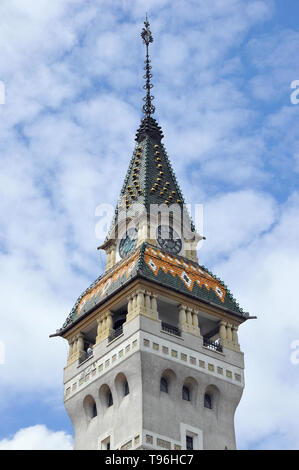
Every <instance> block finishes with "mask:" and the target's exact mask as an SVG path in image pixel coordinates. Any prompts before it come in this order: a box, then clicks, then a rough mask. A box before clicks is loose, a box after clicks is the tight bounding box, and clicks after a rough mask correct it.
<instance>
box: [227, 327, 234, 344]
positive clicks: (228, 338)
mask: <svg viewBox="0 0 299 470" xmlns="http://www.w3.org/2000/svg"><path fill="white" fill-rule="evenodd" d="M226 339H227V341H229V342H230V343H231V342H232V340H233V335H232V325H231V324H230V323H228V324H227V326H226Z"/></svg>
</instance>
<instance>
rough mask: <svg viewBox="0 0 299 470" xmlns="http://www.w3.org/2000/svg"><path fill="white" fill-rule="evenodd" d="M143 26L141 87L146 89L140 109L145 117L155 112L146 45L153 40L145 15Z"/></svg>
mask: <svg viewBox="0 0 299 470" xmlns="http://www.w3.org/2000/svg"><path fill="white" fill-rule="evenodd" d="M144 26H145V27H144V28H143V29H142V33H141V37H142V39H143V43H144V44H145V47H146V60H145V61H144V63H145V67H144V70H145V75H144V76H143V78H145V85H143V89H144V90H146V96H145V97H144V98H143V101H144V102H145V104H144V105H143V107H142V110H143V112H144V114H145V116H146V117H150V115H151V114H154V112H155V106H154V105H153V104H152V100H153V99H154V96H152V95H151V89H152V88H153V86H154V85H153V84H152V83H151V78H152V74H151V68H152V67H151V65H150V62H151V61H150V58H149V54H148V46H149V44H150V43H151V42H153V36H152V33H151V30H150V24H149V22H148V19H147V15H146V18H145V22H144Z"/></svg>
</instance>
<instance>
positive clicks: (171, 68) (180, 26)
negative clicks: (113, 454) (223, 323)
mask: <svg viewBox="0 0 299 470" xmlns="http://www.w3.org/2000/svg"><path fill="white" fill-rule="evenodd" d="M145 10H147V11H148V14H149V17H150V22H151V29H152V33H153V35H154V43H153V45H152V47H151V56H152V66H153V75H154V77H153V82H154V84H155V88H154V90H153V94H154V95H155V106H156V118H157V119H158V121H159V123H160V125H161V126H162V128H163V131H164V135H165V139H164V144H165V146H166V148H167V151H168V154H169V156H170V159H171V162H172V164H173V167H174V169H175V172H176V174H177V177H178V180H179V182H180V186H181V188H182V190H183V193H184V195H185V199H186V201H187V202H189V203H193V204H194V203H202V204H203V205H204V235H205V236H206V238H207V240H206V242H205V244H204V245H203V247H202V248H201V249H200V250H199V253H198V254H199V260H200V263H201V264H204V265H206V266H208V267H209V268H210V269H211V270H212V271H213V272H214V273H215V274H217V275H218V276H219V277H220V278H222V279H223V280H224V281H225V283H226V284H227V285H228V286H229V288H230V290H231V291H232V292H233V294H234V296H235V297H236V298H237V300H238V302H239V303H240V305H241V306H242V307H243V308H244V310H245V311H249V312H250V314H251V315H256V316H257V317H258V319H257V320H251V321H248V322H246V323H245V324H244V325H243V326H242V327H241V329H240V342H241V346H242V350H243V351H244V353H245V361H246V376H245V377H246V388H245V391H244V395H243V398H242V401H241V403H240V406H239V408H238V410H237V413H236V435H237V442H238V447H239V448H241V449H278V448H282V449H292V448H297V449H298V448H299V420H298V415H299V400H298V392H297V390H298V386H299V378H298V373H299V364H297V362H299V353H298V354H297V353H296V349H294V348H296V341H298V340H299V324H298V307H297V305H298V299H297V293H298V286H297V280H298V277H299V253H298V240H299V190H298V176H299V138H298V132H297V129H298V113H299V104H298V105H296V100H294V99H293V100H291V93H292V92H296V90H293V89H292V88H291V83H292V82H293V81H294V80H299V56H298V50H299V31H298V15H299V5H297V4H296V2H294V1H292V0H276V1H271V0H226V1H225V2H224V1H222V0H211V1H209V2H207V1H206V0H149V1H141V0H135V1H133V0H114V1H113V2H111V1H110V0H84V1H83V0H38V1H36V0H2V1H1V3H0V25H1V27H0V44H1V58H0V80H1V83H3V84H4V86H5V104H1V105H0V147H1V153H0V155H1V156H0V165H1V169H0V188H1V189H0V191H1V192H2V194H1V198H0V217H1V225H0V266H1V269H0V277H1V280H0V282H1V283H0V286H1V288H0V292H1V328H0V341H1V343H0V345H1V347H0V351H1V350H3V349H4V350H5V351H4V352H5V357H3V355H2V358H0V359H1V361H0V362H1V364H0V416H1V420H0V449H14V448H33V449H40V448H53V449H58V448H59V449H61V448H66V449H68V448H71V446H72V438H73V437H72V433H73V430H72V426H71V423H70V421H69V418H68V416H67V414H66V412H65V411H64V407H63V402H62V396H63V388H62V373H63V367H64V365H65V363H66V356H67V345H66V343H65V341H64V340H62V339H60V338H56V339H49V338H48V336H49V334H51V333H54V332H55V331H56V329H57V328H59V327H60V326H61V325H62V323H63V322H64V320H65V318H66V317H67V315H68V313H69V311H70V310H71V308H72V306H73V304H74V302H75V301H76V298H77V297H78V295H79V294H80V293H81V292H82V291H83V290H84V289H85V288H86V287H87V286H88V285H89V284H90V283H91V282H92V281H93V280H94V279H95V278H96V277H98V276H99V274H101V272H102V271H103V266H104V261H105V258H104V255H103V254H100V253H99V252H98V251H97V250H96V247H97V246H98V244H99V240H97V238H96V235H95V227H96V223H97V217H96V216H95V211H96V207H97V206H98V205H99V204H101V203H115V202H116V200H117V197H118V195H119V191H120V187H121V184H122V181H123V178H124V175H125V172H126V169H127V166H128V163H129V159H130V157H131V154H132V151H133V148H134V134H135V131H136V129H137V127H138V125H139V121H140V118H141V103H142V96H143V90H142V85H143V79H142V76H143V73H144V72H143V70H142V67H143V60H144V48H143V45H142V41H141V39H140V31H141V29H142V26H143V24H142V23H143V20H144V15H145ZM0 91H1V87H0ZM295 97H296V93H295ZM298 97H299V93H298ZM292 101H293V102H292ZM298 344H299V343H298ZM292 348H293V349H292ZM297 348H298V349H299V347H298V345H297ZM3 362H4V363H3Z"/></svg>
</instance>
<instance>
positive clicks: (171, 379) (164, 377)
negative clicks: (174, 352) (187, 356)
mask: <svg viewBox="0 0 299 470" xmlns="http://www.w3.org/2000/svg"><path fill="white" fill-rule="evenodd" d="M176 379H177V377H176V374H175V372H174V371H173V370H172V369H164V371H163V372H162V374H161V376H160V392H163V393H168V394H169V395H170V396H171V397H172V398H173V397H174V395H175V383H176Z"/></svg>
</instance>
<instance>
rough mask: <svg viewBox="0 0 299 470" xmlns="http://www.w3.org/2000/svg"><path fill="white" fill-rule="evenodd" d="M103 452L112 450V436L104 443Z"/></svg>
mask: <svg viewBox="0 0 299 470" xmlns="http://www.w3.org/2000/svg"><path fill="white" fill-rule="evenodd" d="M101 448H102V450H110V449H111V444H110V436H109V437H107V438H106V439H105V440H104V441H102V446H101Z"/></svg>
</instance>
